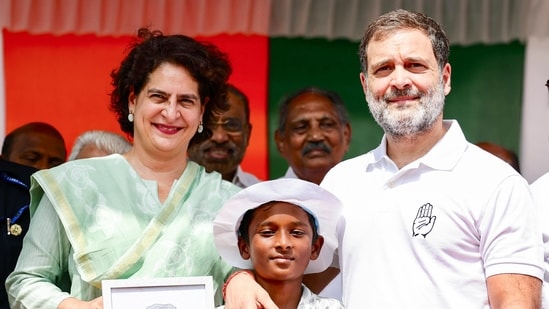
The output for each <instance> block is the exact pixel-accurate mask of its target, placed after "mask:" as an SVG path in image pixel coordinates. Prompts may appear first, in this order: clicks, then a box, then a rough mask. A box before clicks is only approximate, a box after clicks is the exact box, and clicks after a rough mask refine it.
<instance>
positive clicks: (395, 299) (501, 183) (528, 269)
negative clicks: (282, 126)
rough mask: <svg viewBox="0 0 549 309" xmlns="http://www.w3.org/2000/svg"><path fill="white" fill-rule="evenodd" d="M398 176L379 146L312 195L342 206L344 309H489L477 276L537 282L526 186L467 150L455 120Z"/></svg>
mask: <svg viewBox="0 0 549 309" xmlns="http://www.w3.org/2000/svg"><path fill="white" fill-rule="evenodd" d="M444 125H445V126H446V127H447V128H448V132H446V134H445V136H444V137H443V138H442V139H441V140H440V141H439V142H438V143H437V144H436V145H435V146H434V147H433V148H432V149H431V150H430V151H429V152H428V153H427V154H426V155H425V156H423V157H422V158H420V159H418V160H417V161H415V162H412V163H410V164H408V165H407V166H405V167H403V168H401V169H400V170H399V169H398V168H397V167H396V165H395V164H394V163H393V162H392V161H391V160H390V159H389V157H387V155H386V146H385V145H386V138H385V137H383V139H382V141H381V145H380V146H379V147H378V148H376V149H374V150H373V151H370V152H368V153H366V154H364V155H361V156H359V157H356V158H353V159H349V160H346V161H343V162H341V163H340V164H338V165H337V166H335V167H334V168H332V170H330V172H328V174H327V175H326V176H325V178H324V180H323V182H322V184H321V186H323V187H325V188H326V189H328V190H330V191H331V192H332V193H334V194H335V195H336V196H337V197H338V198H339V199H340V200H341V201H342V202H343V205H344V207H345V208H344V217H345V220H346V223H345V225H344V226H342V227H341V229H340V231H339V237H340V248H339V250H340V251H339V253H340V265H341V269H342V277H343V303H344V304H345V306H346V308H347V309H353V308H421V309H424V308H446V309H448V308H450V309H451V308H459V309H462V308H468V309H469V308H489V305H488V298H487V290H486V283H485V280H486V277H489V276H492V275H495V274H501V273H519V274H527V275H531V276H534V277H538V278H543V259H542V256H543V250H542V243H541V238H540V237H539V231H538V229H537V224H536V221H535V220H536V219H535V216H534V204H533V201H532V198H531V195H530V191H529V188H528V183H527V182H526V180H525V179H524V178H522V177H521V176H520V175H519V174H518V173H517V172H516V171H515V170H514V169H512V168H511V167H510V166H509V165H508V164H506V163H505V162H503V161H502V160H499V159H497V158H495V157H494V156H493V155H491V154H489V153H487V152H485V151H483V150H481V149H480V148H478V147H477V146H474V145H472V144H470V143H468V142H467V141H466V139H465V137H464V135H463V133H462V131H461V128H460V126H459V124H458V123H457V121H444Z"/></svg>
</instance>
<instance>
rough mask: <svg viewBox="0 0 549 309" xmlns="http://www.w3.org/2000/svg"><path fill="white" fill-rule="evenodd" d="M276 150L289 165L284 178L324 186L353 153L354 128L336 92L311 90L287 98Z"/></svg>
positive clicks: (279, 123) (306, 89) (281, 113)
mask: <svg viewBox="0 0 549 309" xmlns="http://www.w3.org/2000/svg"><path fill="white" fill-rule="evenodd" d="M275 142H276V147H277V149H278V151H279V152H280V154H281V155H282V157H284V159H286V161H288V165H289V168H288V170H287V172H286V175H285V176H284V177H290V178H299V179H303V180H307V181H310V182H313V183H316V184H320V182H321V181H322V179H323V178H324V175H326V173H327V172H328V171H329V170H330V169H331V168H332V167H333V166H335V165H336V164H337V163H339V162H340V161H341V160H343V156H344V155H345V153H346V152H347V150H348V149H349V144H350V142H351V125H350V123H349V118H348V115H347V111H346V109H345V105H344V104H343V101H342V100H341V98H340V97H339V95H338V94H337V93H335V92H332V91H329V90H325V89H320V88H316V87H307V88H304V89H301V90H298V91H297V92H295V93H293V94H291V95H290V96H288V97H287V98H285V99H284V100H283V101H282V102H281V105H280V107H279V118H278V129H277V130H276V132H275Z"/></svg>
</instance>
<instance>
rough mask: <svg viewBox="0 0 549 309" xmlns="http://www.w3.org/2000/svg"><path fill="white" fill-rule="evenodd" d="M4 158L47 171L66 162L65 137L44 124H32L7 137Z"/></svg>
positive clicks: (3, 146)
mask: <svg viewBox="0 0 549 309" xmlns="http://www.w3.org/2000/svg"><path fill="white" fill-rule="evenodd" d="M2 158H4V159H5V160H8V161H11V162H15V163H19V164H22V165H27V166H32V167H34V168H36V169H45V168H50V167H54V166H57V165H59V164H61V163H63V162H65V161H66V159H67V149H66V147H65V141H64V140H63V136H62V135H61V133H59V131H58V130H57V129H56V128H54V127H53V126H52V125H50V124H47V123H44V122H31V123H27V124H25V125H23V126H20V127H18V128H16V129H15V130H13V131H11V132H10V133H9V134H8V135H6V137H5V139H4V143H3V145H2Z"/></svg>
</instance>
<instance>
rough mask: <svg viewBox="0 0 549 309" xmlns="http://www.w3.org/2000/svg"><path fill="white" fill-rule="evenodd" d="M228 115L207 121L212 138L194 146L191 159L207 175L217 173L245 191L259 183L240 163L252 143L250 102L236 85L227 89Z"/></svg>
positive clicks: (224, 114) (191, 149) (190, 151)
mask: <svg viewBox="0 0 549 309" xmlns="http://www.w3.org/2000/svg"><path fill="white" fill-rule="evenodd" d="M227 100H228V103H229V109H228V110H227V111H226V112H223V113H221V114H218V115H217V116H214V119H208V120H206V122H205V125H206V126H207V127H208V128H209V129H210V130H211V131H212V137H210V138H209V139H207V140H205V141H204V142H202V143H200V144H195V145H191V146H190V147H189V150H188V151H187V154H188V156H189V159H190V160H192V161H194V162H196V163H198V164H200V165H202V166H204V167H205V168H206V171H208V172H212V171H216V172H218V173H220V174H221V175H222V176H223V179H224V180H227V181H230V182H232V183H234V184H235V185H237V186H239V187H241V188H245V187H248V186H251V185H253V184H255V183H258V182H260V180H259V179H258V178H257V177H256V176H255V175H253V174H250V173H247V172H244V171H243V170H242V168H241V167H240V163H241V162H242V160H243V159H244V155H245V154H246V148H248V144H249V142H250V136H251V133H252V124H251V123H250V102H249V99H248V97H247V96H246V94H244V92H242V91H241V90H240V89H238V88H236V87H235V86H234V85H229V86H228V92H227Z"/></svg>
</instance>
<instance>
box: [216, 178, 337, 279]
mask: <svg viewBox="0 0 549 309" xmlns="http://www.w3.org/2000/svg"><path fill="white" fill-rule="evenodd" d="M273 201H278V202H286V203H290V204H294V205H296V206H300V207H301V208H303V209H304V210H305V211H306V212H308V213H310V214H311V215H313V216H314V217H315V219H316V222H318V234H319V235H321V236H322V237H324V245H323V246H322V249H321V250H320V255H319V256H318V258H317V259H316V260H311V261H309V266H308V267H307V269H306V270H305V273H306V274H307V273H319V272H322V271H324V270H325V269H326V268H328V267H329V266H330V265H331V263H332V260H333V256H334V251H335V249H336V248H337V246H338V242H337V236H336V228H337V225H338V223H339V221H340V218H341V212H342V208H343V206H342V204H341V201H339V199H338V198H337V197H335V196H334V195H333V194H332V193H330V192H328V191H327V190H326V189H324V188H322V187H320V186H319V185H317V184H314V183H312V182H308V181H305V180H300V179H295V178H279V179H276V180H269V181H263V182H260V183H257V184H254V185H252V186H250V187H247V188H245V189H243V190H241V191H240V192H238V193H237V194H235V195H234V196H233V197H232V198H231V199H229V200H227V201H226V202H225V203H224V204H223V207H222V208H221V209H220V210H219V212H218V214H217V216H216V218H215V220H214V223H213V231H214V241H215V245H216V247H217V251H218V252H219V254H220V255H221V257H222V258H223V259H224V260H225V261H226V262H227V263H229V264H231V265H232V266H235V267H238V268H241V269H252V263H251V261H250V260H249V259H248V260H244V259H243V258H242V257H241V256H240V251H239V249H238V245H237V240H238V229H239V227H240V223H241V221H242V217H243V216H244V214H245V213H246V211H248V210H250V209H255V208H257V207H259V206H261V205H263V204H266V203H268V202H273Z"/></svg>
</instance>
